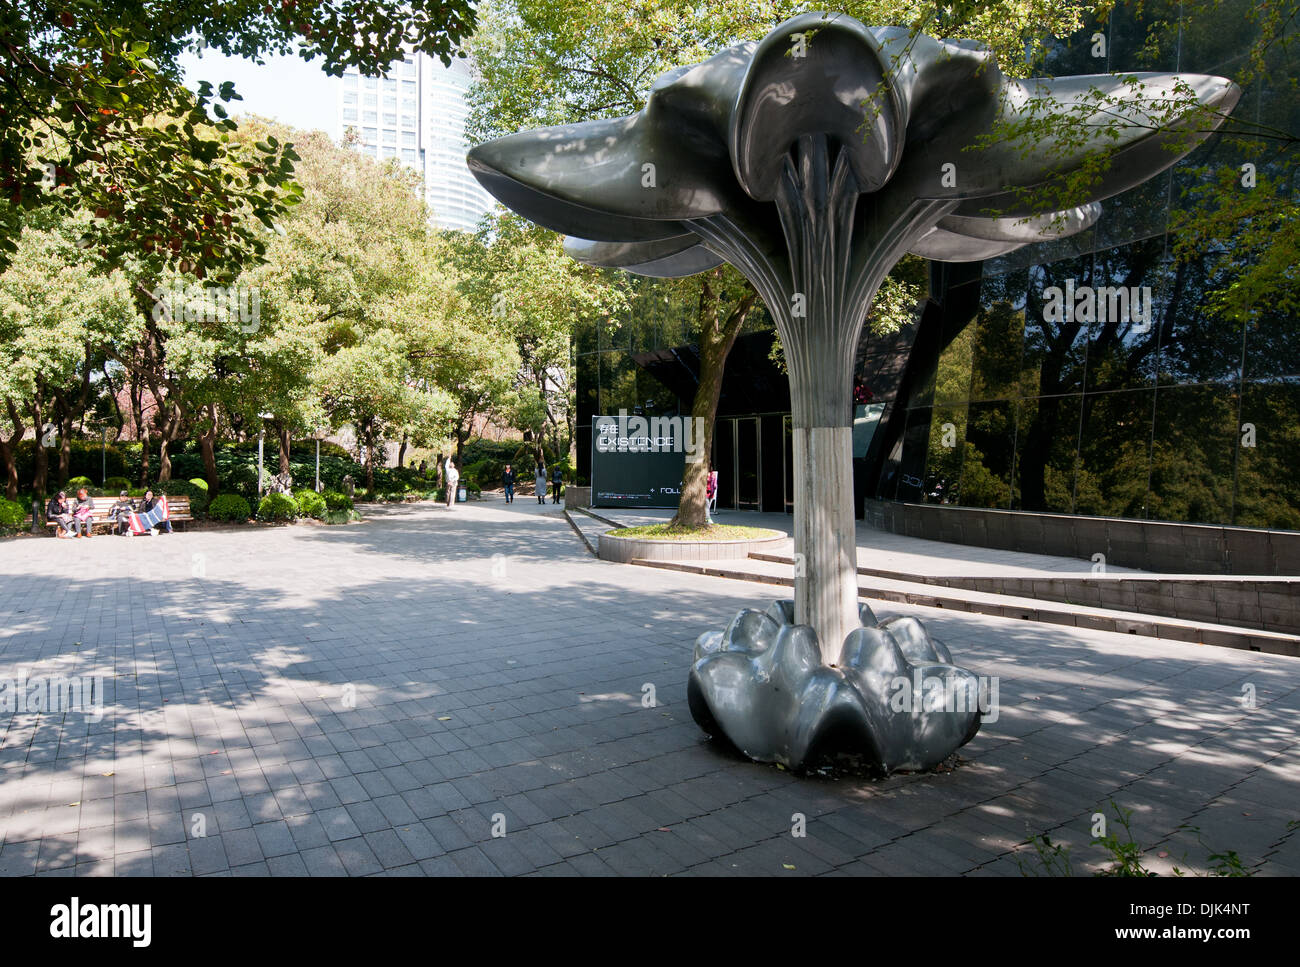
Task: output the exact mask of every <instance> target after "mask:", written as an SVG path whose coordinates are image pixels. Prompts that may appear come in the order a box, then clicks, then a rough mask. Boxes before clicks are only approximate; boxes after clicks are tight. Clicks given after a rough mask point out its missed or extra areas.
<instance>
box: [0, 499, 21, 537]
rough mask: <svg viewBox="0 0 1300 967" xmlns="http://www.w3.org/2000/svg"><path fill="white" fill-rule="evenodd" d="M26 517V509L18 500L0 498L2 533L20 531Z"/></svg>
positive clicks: (0, 527) (0, 528)
mask: <svg viewBox="0 0 1300 967" xmlns="http://www.w3.org/2000/svg"><path fill="white" fill-rule="evenodd" d="M26 517H27V508H26V507H24V506H23V505H22V504H20V503H18V501H16V500H5V499H4V498H3V497H0V531H12V530H18V529H19V528H20V527H22V524H23V520H24V519H25V518H26Z"/></svg>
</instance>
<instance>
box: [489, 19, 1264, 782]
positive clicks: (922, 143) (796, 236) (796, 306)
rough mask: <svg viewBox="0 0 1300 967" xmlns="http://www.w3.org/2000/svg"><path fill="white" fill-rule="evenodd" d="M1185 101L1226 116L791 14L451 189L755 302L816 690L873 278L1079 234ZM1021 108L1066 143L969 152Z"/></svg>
mask: <svg viewBox="0 0 1300 967" xmlns="http://www.w3.org/2000/svg"><path fill="white" fill-rule="evenodd" d="M1134 77H1136V79H1137V80H1136V83H1135V82H1134V81H1133V78H1134ZM1188 90H1191V91H1193V92H1194V94H1195V96H1196V98H1197V99H1198V100H1199V102H1200V103H1201V104H1202V105H1203V106H1205V107H1208V108H1214V109H1216V110H1218V111H1220V112H1222V113H1225V114H1226V112H1227V111H1229V110H1231V108H1232V106H1233V105H1234V104H1235V103H1236V100H1237V98H1238V96H1239V94H1240V92H1239V90H1238V89H1237V88H1236V86H1235V85H1233V84H1232V83H1231V82H1229V81H1227V80H1225V79H1223V78H1219V77H1210V76H1205V75H1197V74H1140V75H1129V76H1128V77H1127V78H1121V77H1115V76H1110V75H1096V76H1087V77H1067V78H1038V79H1033V80H1028V81H1018V80H1013V79H1008V78H1006V77H1004V76H1003V74H1002V73H1001V71H999V70H998V67H997V65H996V63H995V62H994V61H993V59H992V56H991V55H990V54H989V53H988V52H987V51H985V50H982V49H980V48H979V47H978V46H977V45H975V44H974V43H971V42H968V41H957V42H950V41H939V40H933V39H931V38H929V37H926V36H923V35H916V34H913V33H911V32H909V31H908V30H906V29H903V28H897V27H875V28H868V27H866V26H864V25H863V24H861V23H860V22H858V21H857V20H854V19H853V18H851V17H847V16H844V15H841V14H820V13H811V14H804V15H801V16H798V17H795V18H793V19H791V20H788V21H786V22H785V23H783V24H781V25H780V26H779V27H777V28H776V29H775V30H773V31H772V32H771V33H770V34H768V35H767V37H765V38H764V39H763V40H762V41H759V42H757V43H752V42H751V43H744V44H739V45H737V46H734V47H729V48H727V49H726V50H723V51H721V52H720V53H718V54H716V55H715V56H713V57H711V58H709V59H708V60H706V61H704V62H703V63H700V64H696V65H694V66H689V67H681V68H677V69H675V70H672V71H668V72H667V73H665V74H663V75H662V76H661V77H659V78H658V80H657V81H656V82H655V83H654V86H653V87H652V89H651V93H650V96H649V98H648V100H647V102H646V105H645V107H644V108H643V109H642V110H641V111H639V112H637V113H636V114H634V115H631V116H628V117H619V118H612V119H609V120H603V121H591V122H586V123H583V124H575V125H568V126H559V127H552V128H542V129H538V130H534V131H525V132H521V133H519V134H515V135H511V136H509V137H505V138H500V139H498V140H495V141H491V142H488V143H486V144H482V145H479V146H478V147H476V148H474V149H473V150H472V151H471V152H470V154H469V165H470V168H471V170H472V171H473V172H474V174H475V176H476V177H477V178H478V179H479V181H480V182H481V183H482V184H483V185H484V187H486V188H487V189H488V190H489V191H490V192H491V193H492V194H493V195H495V196H496V197H497V198H498V199H500V200H501V201H502V202H503V203H504V204H506V205H507V206H509V207H510V208H513V209H514V210H515V211H517V212H519V213H520V214H522V215H524V216H525V217H527V218H529V219H531V220H533V221H535V222H537V223H539V224H541V225H543V226H545V227H548V228H551V229H553V230H555V231H557V232H561V233H563V234H565V235H567V236H569V237H570V238H569V241H568V249H569V251H570V253H571V254H573V255H574V256H575V257H576V258H578V259H580V260H582V261H585V262H589V263H591V264H595V265H605V266H618V267H622V268H624V269H627V270H628V271H630V272H635V273H639V274H642V275H651V276H661V277H678V276H686V275H692V274H695V273H697V272H702V271H705V270H707V269H710V268H713V267H714V266H717V265H719V264H721V263H722V262H730V263H731V264H732V265H734V266H735V267H736V268H737V269H738V270H739V271H740V272H741V273H743V274H744V276H745V277H746V278H747V279H749V281H750V282H751V283H752V284H753V285H754V287H755V289H757V291H758V292H759V294H760V295H761V296H762V298H763V300H764V302H765V303H766V305H767V308H768V310H769V312H770V313H771V315H772V318H773V320H774V321H775V323H776V326H777V328H778V330H779V332H780V335H781V342H782V345H783V347H784V350H785V359H786V364H787V368H788V371H789V375H790V395H791V407H792V411H793V412H792V422H793V426H794V433H793V436H794V441H793V442H794V488H795V490H794V518H795V520H794V525H795V526H794V540H795V551H796V553H797V554H799V555H802V558H801V559H802V562H803V567H802V569H801V571H800V573H799V574H798V575H797V576H796V578H795V596H794V620H795V621H796V622H797V623H798V624H799V625H806V626H810V628H811V631H810V632H800V633H799V634H800V635H802V636H805V637H801V638H800V640H801V641H804V640H807V641H812V642H815V644H816V647H815V648H814V649H813V650H814V652H819V653H820V656H821V663H822V665H825V666H830V665H834V664H835V663H836V662H837V661H839V659H840V657H841V646H843V645H845V640H846V638H847V637H848V636H849V634H850V632H853V633H854V634H855V635H857V634H858V632H857V630H856V629H859V628H861V624H860V621H859V615H858V604H857V554H856V540H855V529H854V511H853V497H852V495H853V481H852V428H851V417H852V392H853V363H854V354H855V349H856V347H857V344H858V339H859V335H860V333H861V330H862V326H863V324H864V322H865V320H866V317H867V311H868V309H869V307H870V305H871V300H872V298H873V296H874V295H875V292H876V289H877V287H878V286H879V285H880V283H881V281H882V280H883V278H884V276H885V274H886V273H887V272H888V271H889V270H890V268H892V267H893V265H894V263H895V262H897V260H898V259H899V258H900V257H902V255H903V254H905V253H907V252H914V253H916V254H919V255H922V256H925V257H927V258H931V259H937V260H942V261H974V260H978V259H984V258H989V257H992V256H995V255H999V254H1002V253H1005V252H1009V251H1011V250H1013V249H1016V248H1018V247H1020V246H1023V245H1026V244H1029V243H1032V242H1038V241H1043V240H1045V239H1049V238H1055V237H1061V236H1065V235H1070V234H1073V233H1075V232H1079V231H1081V230H1083V229H1085V228H1087V227H1088V226H1089V225H1091V224H1092V223H1093V222H1094V221H1095V220H1096V218H1097V217H1098V215H1099V213H1100V207H1099V206H1098V205H1097V204H1096V202H1098V201H1100V200H1101V199H1104V198H1108V197H1110V196H1112V195H1115V194H1118V193H1119V192H1122V191H1124V190H1126V189H1128V188H1131V187H1134V186H1135V185H1138V184H1140V183H1141V182H1143V181H1145V180H1147V179H1148V178H1150V177H1152V176H1153V175H1155V174H1157V173H1159V172H1160V171H1163V170H1164V169H1166V168H1168V167H1169V166H1170V165H1172V164H1173V163H1174V162H1175V161H1177V160H1178V159H1179V158H1180V157H1182V156H1183V155H1184V154H1186V153H1187V152H1188V151H1190V150H1191V148H1192V147H1193V146H1194V145H1195V143H1196V142H1197V141H1198V140H1199V139H1200V138H1201V137H1204V136H1205V135H1206V134H1208V133H1209V132H1208V131H1204V132H1201V131H1197V130H1196V127H1197V126H1199V125H1200V123H1201V121H1202V118H1203V115H1199V114H1198V115H1197V116H1196V120H1195V122H1193V121H1192V120H1191V116H1190V115H1189V116H1188V118H1187V119H1179V118H1173V119H1170V120H1169V122H1168V123H1164V124H1159V123H1157V124H1153V123H1152V122H1151V120H1150V119H1151V117H1152V112H1151V111H1150V110H1148V108H1149V105H1150V103H1152V102H1155V101H1157V100H1161V99H1164V100H1169V99H1171V98H1173V97H1174V96H1175V92H1177V91H1182V92H1186V91H1188ZM1097 91H1101V92H1103V93H1104V94H1109V95H1111V97H1109V98H1100V99H1098V98H1096V92H1097ZM1044 98H1047V99H1049V101H1050V102H1051V103H1059V105H1060V108H1061V114H1062V116H1065V115H1067V114H1068V115H1069V116H1070V117H1071V119H1072V120H1073V121H1074V122H1075V123H1076V125H1078V123H1079V119H1080V117H1081V116H1082V118H1083V123H1082V125H1081V129H1082V130H1083V132H1084V133H1083V136H1081V137H1075V138H1073V139H1072V140H1069V141H1063V142H1061V143H1056V144H1053V143H1037V144H1032V145H1029V146H1028V147H1025V146H1024V145H1021V144H1016V143H1010V142H1007V141H1000V140H997V139H996V138H995V137H990V136H991V135H993V134H994V133H995V132H996V131H997V130H998V129H999V128H998V125H999V123H1000V122H1006V121H1008V120H1013V119H1015V118H1016V117H1018V116H1021V114H1023V113H1024V112H1026V111H1028V110H1030V109H1029V108H1028V107H1027V106H1026V105H1027V104H1029V103H1030V102H1031V101H1033V102H1035V103H1041V102H1042V100H1043V99H1044ZM1092 104H1095V111H1093V112H1092V116H1091V117H1090V116H1089V115H1090V105H1092ZM1018 112H1019V113H1018ZM1099 152H1101V153H1104V155H1105V156H1106V158H1107V160H1108V162H1109V163H1108V164H1107V165H1106V166H1105V167H1104V169H1103V170H1101V171H1100V173H1099V175H1098V176H1097V177H1096V178H1095V179H1094V180H1093V181H1092V184H1093V187H1092V188H1091V189H1090V197H1089V198H1087V199H1083V200H1082V201H1083V203H1082V204H1081V205H1079V206H1078V207H1073V208H1070V209H1067V210H1065V211H1054V212H1052V211H1049V212H1044V211H1042V210H1040V208H1041V204H1042V202H1041V200H1040V201H1037V202H1036V201H1035V199H1042V198H1043V197H1045V196H1050V195H1051V194H1052V189H1053V188H1054V186H1059V185H1063V184H1065V183H1066V182H1067V181H1068V180H1069V179H1070V178H1071V176H1072V175H1074V174H1076V173H1077V172H1079V171H1080V170H1084V169H1085V168H1086V169H1087V170H1089V171H1092V170H1094V168H1095V165H1096V159H1097V157H1098V154H1099ZM733 630H734V625H733ZM807 636H810V637H807ZM859 637H860V635H859ZM701 660H704V661H707V660H709V657H708V656H705V657H704V658H702V659H701ZM710 700H711V701H712V699H710ZM715 718H717V720H718V721H721V718H720V717H718V716H716V715H715ZM770 744H771V743H769V745H770ZM954 747H955V746H954ZM949 751H951V749H950V750H949ZM893 758H897V757H891V756H888V755H887V756H884V757H883V760H884V761H891V760H892V759H893ZM794 764H796V765H797V764H798V763H797V762H796V763H794Z"/></svg>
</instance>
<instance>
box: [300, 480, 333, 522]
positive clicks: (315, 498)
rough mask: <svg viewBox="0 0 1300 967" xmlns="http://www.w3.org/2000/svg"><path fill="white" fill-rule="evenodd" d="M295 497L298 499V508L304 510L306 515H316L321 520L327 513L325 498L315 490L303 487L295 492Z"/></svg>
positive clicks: (303, 512) (303, 513)
mask: <svg viewBox="0 0 1300 967" xmlns="http://www.w3.org/2000/svg"><path fill="white" fill-rule="evenodd" d="M294 497H295V498H297V500H298V509H299V510H301V511H302V515H303V516H304V517H315V518H316V519H317V520H320V519H321V518H322V517H323V516H324V515H325V508H326V506H327V505H326V503H325V498H324V497H322V496H321V495H320V494H318V493H316V491H314V490H307V489H305V488H304V489H302V490H298V491H295V492H294Z"/></svg>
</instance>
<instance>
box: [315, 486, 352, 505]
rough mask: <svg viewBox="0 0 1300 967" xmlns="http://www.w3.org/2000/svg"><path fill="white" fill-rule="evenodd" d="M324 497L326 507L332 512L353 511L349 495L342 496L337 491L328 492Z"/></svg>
mask: <svg viewBox="0 0 1300 967" xmlns="http://www.w3.org/2000/svg"><path fill="white" fill-rule="evenodd" d="M322 496H323V497H324V498H325V506H326V507H327V508H329V509H330V510H351V509H352V506H353V505H352V498H351V497H349V496H348V495H347V494H341V493H339V492H338V491H337V490H327V491H325V493H324V494H322Z"/></svg>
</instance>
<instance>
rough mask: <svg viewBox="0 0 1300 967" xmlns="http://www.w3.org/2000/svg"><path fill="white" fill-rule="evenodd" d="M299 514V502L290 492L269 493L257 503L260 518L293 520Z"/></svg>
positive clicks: (258, 517)
mask: <svg viewBox="0 0 1300 967" xmlns="http://www.w3.org/2000/svg"><path fill="white" fill-rule="evenodd" d="M297 516H298V502H297V501H296V500H294V499H293V497H291V496H290V495H289V494H267V495H266V496H265V497H263V498H262V502H261V503H260V504H258V505H257V519H258V520H293V519H294V518H295V517H297Z"/></svg>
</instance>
